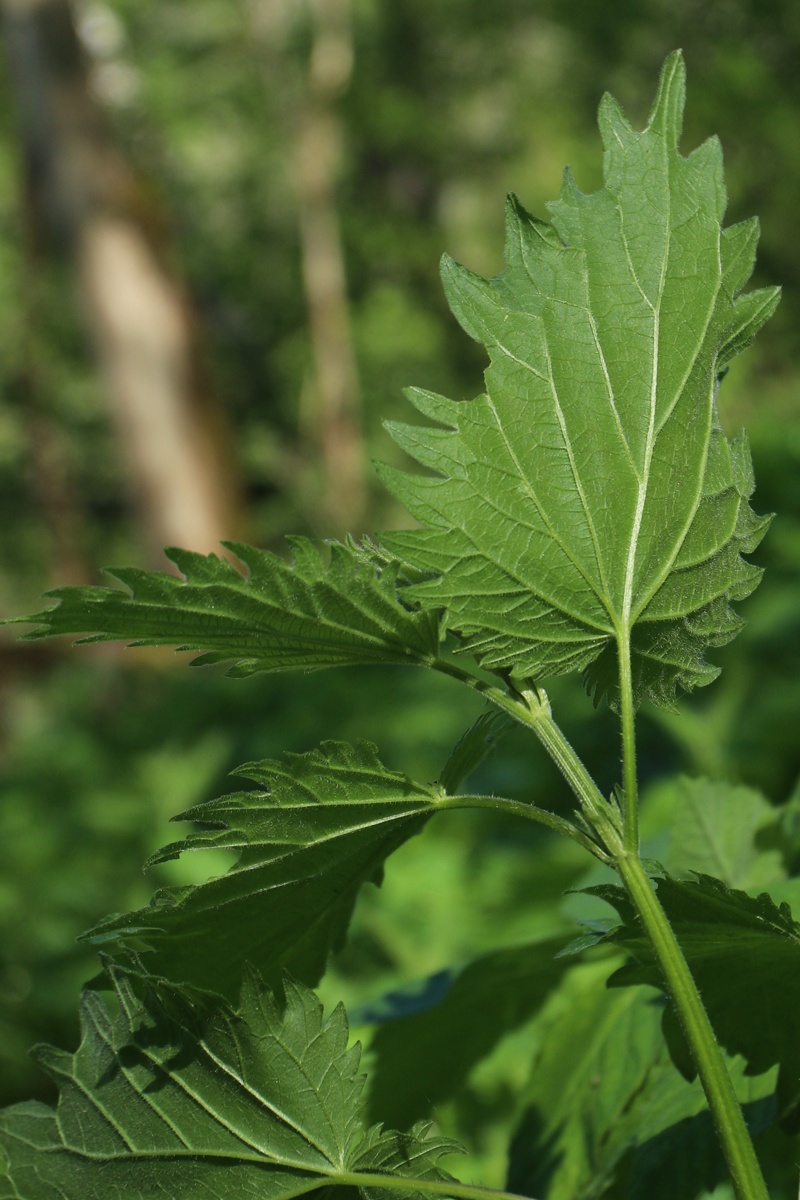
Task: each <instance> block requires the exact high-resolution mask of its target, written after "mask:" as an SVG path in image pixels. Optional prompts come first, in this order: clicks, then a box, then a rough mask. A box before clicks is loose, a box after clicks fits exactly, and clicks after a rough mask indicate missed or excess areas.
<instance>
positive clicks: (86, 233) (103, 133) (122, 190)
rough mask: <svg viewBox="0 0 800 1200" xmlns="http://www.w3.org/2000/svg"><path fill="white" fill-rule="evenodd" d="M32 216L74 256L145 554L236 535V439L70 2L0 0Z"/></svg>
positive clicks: (211, 544)
mask: <svg viewBox="0 0 800 1200" xmlns="http://www.w3.org/2000/svg"><path fill="white" fill-rule="evenodd" d="M0 5H1V8H2V14H3V22H4V28H5V40H6V51H7V58H8V64H9V78H10V81H11V86H12V89H13V92H14V96H15V100H16V104H17V109H18V114H19V120H20V128H21V134H22V144H23V153H24V162H25V186H26V190H27V198H28V202H29V207H30V213H31V220H32V222H33V225H34V228H35V229H36V230H37V232H38V235H39V236H40V237H41V239H42V241H43V242H44V243H46V244H47V245H48V247H50V248H55V249H56V251H57V252H58V251H60V252H61V253H64V252H66V253H68V254H69V255H70V257H71V259H72V261H73V262H74V265H75V269H76V277H77V280H78V284H79V291H80V294H81V297H82V301H83V307H84V310H85V315H86V318H87V321H88V325H89V328H90V331H91V335H92V338H93V341H94V345H95V348H96V352H97V358H98V363H99V366H100V369H101V372H102V375H103V378H104V380H105V384H106V389H107V393H108V397H109V402H110V406H111V411H112V415H113V419H114V422H115V425H116V428H117V431H118V435H119V444H120V448H121V453H122V458H123V461H124V463H125V465H126V467H127V473H128V479H129V485H130V490H131V495H132V499H133V501H134V503H135V505H136V507H137V508H138V510H139V512H140V515H141V517H142V519H143V525H144V535H145V541H146V550H147V553H148V556H149V557H150V558H153V556H154V555H155V554H156V553H157V552H158V551H159V550H160V548H161V547H162V546H164V545H181V546H185V547H187V548H189V549H193V550H197V551H201V552H208V551H211V550H213V549H216V548H217V547H218V543H219V541H220V539H221V538H223V537H231V536H234V535H235V533H236V532H237V529H236V525H237V513H238V508H239V504H238V488H237V486H236V483H235V476H234V471H233V465H232V464H233V456H232V454H231V452H230V441H229V437H228V435H227V430H226V428H225V423H224V421H223V420H222V418H221V414H220V413H219V411H218V409H217V408H216V407H215V406H214V404H213V403H212V400H211V397H210V394H209V391H208V389H207V388H206V387H205V386H204V377H203V371H202V366H201V358H200V355H199V354H198V336H197V333H198V331H197V325H196V320H195V317H194V315H193V312H192V309H191V305H190V304H189V302H188V300H187V297H186V294H185V292H184V290H183V289H182V288H181V286H180V284H179V283H178V281H177V280H176V279H175V277H174V274H173V272H172V271H170V269H169V268H168V266H167V263H166V245H165V242H166V239H165V237H164V234H163V230H162V229H161V228H160V227H159V222H158V220H157V213H156V212H155V211H154V206H153V204H152V201H151V199H150V197H149V196H148V194H147V192H146V190H145V188H144V187H143V186H142V184H141V182H140V181H139V180H138V179H137V177H136V176H135V174H134V172H133V171H132V170H131V168H130V167H129V166H128V164H127V163H126V162H125V161H124V159H123V158H122V156H121V155H120V154H119V153H118V151H117V150H116V148H115V146H114V144H113V141H112V139H111V137H110V134H109V131H108V129H107V127H106V124H105V122H104V120H103V114H102V112H101V111H100V109H99V107H98V105H97V104H96V102H95V101H94V99H93V97H92V94H91V91H90V87H89V77H88V71H87V68H86V64H85V62H84V59H83V55H82V52H81V47H80V44H79V41H78V38H77V34H76V31H75V25H74V21H73V14H72V10H71V6H70V4H69V0H0Z"/></svg>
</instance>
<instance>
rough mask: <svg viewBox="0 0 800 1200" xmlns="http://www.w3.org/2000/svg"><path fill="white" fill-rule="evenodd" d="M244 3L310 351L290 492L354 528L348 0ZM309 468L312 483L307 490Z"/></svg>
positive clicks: (355, 383)
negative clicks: (345, 171) (299, 58)
mask: <svg viewBox="0 0 800 1200" xmlns="http://www.w3.org/2000/svg"><path fill="white" fill-rule="evenodd" d="M244 8H245V12H246V15H247V21H248V30H249V39H250V41H251V43H252V45H253V46H254V47H255V48H256V59H257V62H258V66H259V68H260V71H261V76H262V80H263V83H264V90H265V95H266V98H267V103H268V105H269V107H270V109H271V110H272V112H273V115H274V118H275V120H276V123H277V125H278V126H279V128H280V129H281V130H282V131H283V135H284V138H285V139H286V154H287V160H288V162H289V165H290V170H291V174H292V176H293V182H294V190H295V196H296V198H297V213H298V233H299V240H300V255H301V266H302V279H303V290H304V294H305V303H306V312H307V316H308V330H309V338H310V342H311V352H312V370H311V372H310V377H309V379H308V380H307V382H306V385H305V386H304V388H303V393H302V396H301V398H300V406H299V407H300V412H299V422H298V423H299V430H300V436H301V440H302V442H303V443H304V445H303V452H304V457H306V458H307V457H308V455H309V454H310V455H311V457H312V458H313V460H314V464H315V465H317V468H318V469H317V470H316V471H314V470H305V471H303V472H302V478H301V479H300V480H298V481H297V482H298V483H299V488H298V489H297V490H298V491H299V492H300V493H301V503H303V502H304V501H303V499H302V494H303V493H304V494H305V504H306V505H308V503H309V500H311V510H310V512H309V516H310V518H311V521H312V523H313V524H314V525H315V526H317V527H318V528H319V529H320V530H324V531H325V532H328V533H332V532H337V533H341V532H343V531H344V530H357V529H358V528H359V527H360V525H361V522H362V521H363V518H364V507H365V490H364V467H365V453H364V443H363V435H362V430H361V403H360V387H359V379H358V369H357V365H356V357H355V352H354V349H353V336H352V330H351V324H350V308H349V302H348V296H347V279H346V272H345V259H344V250H343V246H342V232H341V222H340V219H339V211H338V205H337V185H338V181H339V174H340V160H341V143H342V133H343V131H342V123H341V120H340V118H339V116H338V113H337V101H338V100H339V97H340V96H341V95H342V94H343V93H344V92H345V91H346V90H347V87H348V85H349V82H350V77H351V73H352V67H353V43H352V33H351V27H350V21H351V12H350V0H244ZM306 21H307V22H308V29H309V33H310V35H311V52H310V58H309V62H308V67H307V69H306V70H305V71H304V72H303V73H302V75H301V73H300V72H298V71H297V70H296V69H295V68H294V66H293V64H290V63H289V61H288V59H287V55H288V51H287V44H288V42H289V38H290V34H291V33H292V32H293V31H294V30H296V29H297V27H298V26H299V25H300V24H301V23H303V22H306ZM306 465H307V466H311V463H307V464H306ZM315 475H316V478H317V479H318V480H319V481H320V482H319V484H318V485H317V486H316V487H315V486H312V487H311V488H309V487H308V482H309V477H313V476H315ZM310 493H314V495H313V499H312V498H311V496H310Z"/></svg>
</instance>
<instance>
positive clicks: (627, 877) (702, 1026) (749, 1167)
mask: <svg viewBox="0 0 800 1200" xmlns="http://www.w3.org/2000/svg"><path fill="white" fill-rule="evenodd" d="M617 645H618V650H619V681H620V717H621V722H622V771H623V789H624V799H625V803H624V808H623V822H624V846H625V848H624V852H623V853H622V854H620V855H618V856H617V857H616V861H615V862H614V864H613V865H614V866H615V868H616V870H617V871H618V873H619V876H620V878H621V880H622V882H623V883H624V885H625V888H626V891H627V892H628V895H629V896H630V898H631V900H632V902H633V905H634V907H635V909H636V912H637V913H638V915H639V919H640V921H641V922H642V926H643V927H644V931H645V933H646V934H647V937H648V939H649V941H650V944H651V945H652V947H653V951H654V953H655V956H656V959H657V961H658V964H659V966H660V968H661V972H662V974H663V976H664V980H665V983H666V986H667V991H668V992H669V995H670V997H671V999H672V1003H673V1004H674V1005H675V1011H676V1013H677V1016H678V1020H679V1021H680V1024H681V1028H682V1029H683V1032H684V1036H685V1037H686V1041H687V1043H688V1046H689V1049H690V1051H691V1054H692V1059H693V1060H694V1064H695V1066H696V1067H697V1073H698V1075H699V1076H700V1082H701V1083H702V1085H703V1091H704V1092H705V1095H706V1100H707V1101H708V1107H709V1109H710V1111H711V1117H712V1120H713V1122H714V1127H715V1129H716V1131H717V1136H718V1137H719V1140H720V1145H721V1147H722V1152H723V1154H724V1155H725V1161H726V1162H727V1164H728V1170H729V1171H730V1174H731V1181H732V1183H733V1188H734V1192H735V1193H736V1197H737V1200H769V1196H768V1193H767V1188H766V1184H765V1182H764V1176H763V1175H762V1173H761V1168H760V1166H759V1164H758V1159H757V1158H756V1153H755V1150H754V1148H753V1143H752V1140H751V1138H750V1134H749V1132H748V1130H747V1125H746V1124H745V1120H744V1115H743V1113H742V1109H741V1106H740V1104H739V1101H738V1099H737V1097H736V1092H735V1091H734V1088H733V1084H732V1083H731V1077H730V1075H729V1074H728V1068H727V1066H726V1064H725V1059H724V1058H723V1055H722V1051H721V1050H720V1047H719V1044H718V1042H717V1039H716V1035H715V1033H714V1030H713V1028H712V1026H711V1022H710V1021H709V1019H708V1013H707V1012H706V1010H705V1006H704V1005H703V1001H702V998H701V996H700V993H699V991H698V990H697V984H696V983H695V981H694V978H693V977H692V973H691V971H690V970H689V964H688V963H687V961H686V958H685V956H684V953H683V950H682V949H681V947H680V945H679V943H678V939H677V938H676V937H675V933H674V932H673V929H672V926H671V925H670V923H669V920H668V918H667V914H666V913H665V912H664V909H663V908H662V906H661V902H660V901H659V899H658V897H657V895H656V893H655V890H654V888H653V885H652V884H651V882H650V880H649V879H648V877H647V873H646V871H645V869H644V867H643V865H642V860H641V858H640V856H639V791H638V784H637V778H636V734H635V708H634V702H633V681H632V678H631V658H630V639H629V638H628V637H627V636H622V635H620V636H619V637H618V639H617Z"/></svg>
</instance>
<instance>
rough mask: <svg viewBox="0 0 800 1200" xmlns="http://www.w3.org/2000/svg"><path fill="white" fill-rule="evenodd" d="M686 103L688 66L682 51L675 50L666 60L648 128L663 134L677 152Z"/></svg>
mask: <svg viewBox="0 0 800 1200" xmlns="http://www.w3.org/2000/svg"><path fill="white" fill-rule="evenodd" d="M685 103H686V64H685V62H684V59H683V51H682V50H673V52H672V54H670V55H668V56H667V58H666V59H665V60H664V65H663V67H662V68H661V76H660V78H659V81H658V91H657V92H656V98H655V102H654V103H653V108H652V111H651V113H650V120H649V121H648V123H647V128H648V129H652V130H654V131H655V132H657V133H661V134H663V135H664V136H665V137H666V139H667V142H668V144H669V145H670V146H671V148H672V149H674V150H677V148H678V141H679V140H680V136H681V132H682V130H683V110H684V105H685Z"/></svg>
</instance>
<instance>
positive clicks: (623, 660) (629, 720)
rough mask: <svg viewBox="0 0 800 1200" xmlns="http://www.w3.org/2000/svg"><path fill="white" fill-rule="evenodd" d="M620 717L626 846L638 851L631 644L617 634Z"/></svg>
mask: <svg viewBox="0 0 800 1200" xmlns="http://www.w3.org/2000/svg"><path fill="white" fill-rule="evenodd" d="M617 646H618V653H619V694H620V717H621V720H622V788H623V796H624V801H625V803H624V807H623V821H624V839H625V849H626V850H627V852H628V853H629V854H638V853H639V785H638V782H637V777H636V710H635V708H634V703H633V681H632V679H631V644H630V638H629V637H628V635H627V634H618V636H617Z"/></svg>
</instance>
